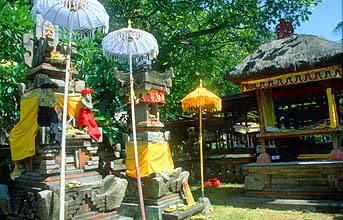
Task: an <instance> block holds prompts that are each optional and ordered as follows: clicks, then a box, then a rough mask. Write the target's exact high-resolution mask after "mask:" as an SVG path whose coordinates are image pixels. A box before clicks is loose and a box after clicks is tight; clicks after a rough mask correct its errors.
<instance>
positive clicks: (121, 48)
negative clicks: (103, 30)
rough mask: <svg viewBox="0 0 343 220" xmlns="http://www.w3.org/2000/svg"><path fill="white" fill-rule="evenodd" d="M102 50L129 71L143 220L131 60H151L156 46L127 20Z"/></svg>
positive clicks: (146, 35)
mask: <svg viewBox="0 0 343 220" xmlns="http://www.w3.org/2000/svg"><path fill="white" fill-rule="evenodd" d="M102 48H103V52H104V55H105V57H106V58H107V59H108V60H110V61H118V62H122V63H123V62H127V61H128V63H129V69H130V104H131V115H132V133H133V148H134V155H135V168H136V179H137V185H138V193H139V202H140V208H141V215H142V216H141V219H142V220H145V211H144V201H143V192H142V185H141V178H140V171H139V163H138V151H137V139H136V119H135V100H134V99H135V97H134V96H135V95H134V94H135V93H134V88H133V75H132V59H135V60H136V61H138V60H140V59H153V58H156V56H157V54H158V44H157V40H156V39H155V37H154V36H153V35H152V34H150V33H148V32H145V31H142V30H139V29H134V28H132V27H131V21H130V20H129V26H128V28H122V29H120V30H117V31H113V32H111V33H109V34H108V35H107V36H105V37H104V39H103V40H102Z"/></svg>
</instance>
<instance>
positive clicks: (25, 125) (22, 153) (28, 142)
mask: <svg viewBox="0 0 343 220" xmlns="http://www.w3.org/2000/svg"><path fill="white" fill-rule="evenodd" d="M44 94H45V93H44V90H42V89H40V88H38V89H34V90H32V91H30V92H28V93H25V94H24V95H22V96H21V98H20V121H19V123H18V124H17V125H16V126H15V127H14V128H13V129H12V130H11V133H10V146H11V155H12V160H13V161H17V160H22V159H25V158H27V157H31V156H33V155H35V153H36V151H35V138H36V135H37V130H38V127H39V126H38V123H37V118H38V110H39V109H38V99H39V97H40V95H44ZM55 96H56V98H57V100H58V104H57V105H56V106H55V109H57V108H62V109H63V94H55ZM80 100H81V94H77V95H71V96H69V97H68V115H69V116H70V117H76V116H77V114H78V112H79V110H80V107H81V102H80Z"/></svg>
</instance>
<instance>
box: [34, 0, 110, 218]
mask: <svg viewBox="0 0 343 220" xmlns="http://www.w3.org/2000/svg"><path fill="white" fill-rule="evenodd" d="M32 11H33V13H34V14H35V13H38V14H40V15H42V16H43V18H44V19H45V20H48V21H49V22H51V23H52V24H53V25H58V26H60V27H62V28H64V29H66V30H67V32H68V52H67V56H66V72H65V86H64V104H63V118H62V143H61V182H60V213H59V219H60V220H63V219H64V205H65V168H66V167H65V157H66V149H65V148H66V130H67V102H68V87H69V85H68V84H69V74H70V73H69V72H70V56H71V43H72V33H73V31H80V32H82V34H84V33H85V32H88V33H90V35H92V33H93V32H94V31H95V30H96V29H101V30H102V31H104V32H107V30H108V24H109V16H108V14H107V12H106V10H105V8H104V6H103V5H102V4H101V3H100V2H98V1H96V0H35V1H34V5H33V10H32Z"/></svg>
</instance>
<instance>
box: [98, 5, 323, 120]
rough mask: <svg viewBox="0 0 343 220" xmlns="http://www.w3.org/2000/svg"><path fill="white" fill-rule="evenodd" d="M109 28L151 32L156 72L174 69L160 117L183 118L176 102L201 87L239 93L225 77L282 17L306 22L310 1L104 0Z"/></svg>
mask: <svg viewBox="0 0 343 220" xmlns="http://www.w3.org/2000/svg"><path fill="white" fill-rule="evenodd" d="M101 2H103V3H104V5H105V7H106V9H107V11H108V13H109V14H110V17H111V22H110V23H111V25H112V26H111V29H119V28H122V27H125V26H126V25H127V21H128V19H131V20H132V22H133V23H132V26H133V27H136V28H141V29H143V30H146V31H148V32H150V33H152V34H153V35H154V36H155V37H156V39H157V41H158V42H159V46H160V54H159V56H158V59H157V61H155V63H154V68H156V69H157V70H160V71H164V70H165V69H169V68H170V67H173V68H174V72H175V78H174V80H173V87H172V88H171V95H170V96H169V97H168V100H167V105H166V106H164V108H163V110H164V112H163V113H162V114H161V115H162V117H165V119H168V118H173V117H175V115H176V114H180V113H181V107H180V100H181V99H182V98H183V97H184V96H185V95H186V94H187V93H188V92H190V91H191V90H193V89H195V88H196V86H197V85H198V84H199V80H200V79H203V85H204V86H205V87H207V88H209V89H210V90H211V91H213V92H214V93H216V94H217V95H226V94H230V93H237V92H239V88H238V87H237V86H235V85H232V84H230V83H228V82H225V81H224V80H223V73H224V72H225V71H226V70H228V69H230V68H232V67H234V66H235V65H236V64H237V63H238V62H240V61H241V60H242V59H243V58H244V57H245V56H246V55H248V54H249V52H251V51H253V50H254V49H255V48H256V47H257V46H259V45H260V44H262V43H263V42H265V41H269V40H271V39H272V38H273V37H274V34H273V32H274V28H275V25H276V24H277V23H278V20H279V19H280V18H285V19H287V20H289V21H291V22H292V23H293V24H294V25H300V23H301V22H302V21H305V20H308V17H309V15H310V14H311V11H310V10H309V6H315V5H317V4H318V3H319V2H320V0H319V1H311V0H263V1H262V0H243V1H241V0H195V1H188V0H169V1H168V0H151V1H148V0H127V1H125V2H123V1H120V0H102V1H101Z"/></svg>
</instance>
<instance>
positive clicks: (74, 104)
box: [55, 94, 81, 118]
mask: <svg viewBox="0 0 343 220" xmlns="http://www.w3.org/2000/svg"><path fill="white" fill-rule="evenodd" d="M56 98H57V101H58V104H57V106H56V107H55V109H56V111H57V109H58V108H61V109H63V102H64V100H63V94H56ZM80 108H81V94H72V95H69V97H68V115H69V117H73V118H76V116H77V115H78V113H79V111H80Z"/></svg>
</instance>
